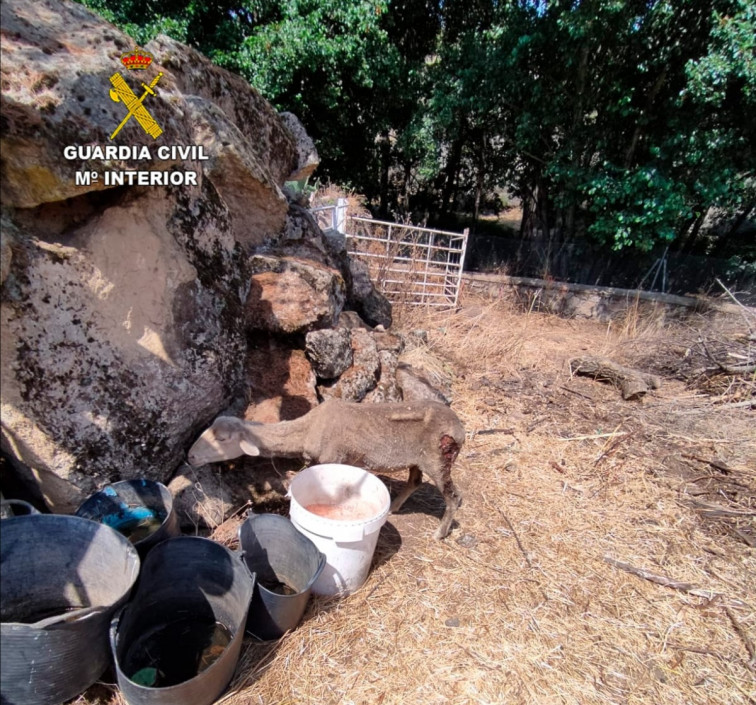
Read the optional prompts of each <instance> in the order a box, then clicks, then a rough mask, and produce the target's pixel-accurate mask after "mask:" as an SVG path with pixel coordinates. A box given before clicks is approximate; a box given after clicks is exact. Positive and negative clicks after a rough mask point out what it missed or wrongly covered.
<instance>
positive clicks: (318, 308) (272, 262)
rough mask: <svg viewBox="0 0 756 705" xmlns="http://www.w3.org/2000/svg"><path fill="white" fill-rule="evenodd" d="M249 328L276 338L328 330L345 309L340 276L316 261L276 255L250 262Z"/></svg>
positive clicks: (342, 282) (255, 257)
mask: <svg viewBox="0 0 756 705" xmlns="http://www.w3.org/2000/svg"><path fill="white" fill-rule="evenodd" d="M251 267H252V278H251V286H250V290H249V297H248V299H247V325H248V327H249V328H250V329H251V330H256V331H265V332H267V333H273V334H292V333H306V332H307V331H310V330H316V329H318V328H328V327H330V326H332V325H334V324H335V322H336V321H337V320H338V317H339V313H341V309H342V308H343V306H344V299H345V286H344V279H343V278H342V276H341V273H340V272H339V271H338V270H336V269H332V268H330V267H327V266H325V265H322V264H320V263H319V262H317V261H314V260H303V259H298V258H294V257H278V256H274V255H262V254H261V255H255V256H254V257H252V259H251Z"/></svg>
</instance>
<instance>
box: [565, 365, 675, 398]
mask: <svg viewBox="0 0 756 705" xmlns="http://www.w3.org/2000/svg"><path fill="white" fill-rule="evenodd" d="M570 372H571V373H572V374H574V375H585V376H587V377H593V378H594V379H596V380H599V381H601V382H610V383H611V384H613V385H614V386H615V387H617V388H619V390H620V392H622V398H623V399H625V400H628V399H640V398H641V397H642V396H644V395H645V394H646V392H648V390H649V389H658V388H659V387H660V386H661V380H660V379H659V378H658V377H656V376H655V375H651V374H648V373H646V372H641V371H640V370H634V369H631V368H630V367H623V366H622V365H618V364H617V363H616V362H612V361H611V360H608V359H607V358H604V357H595V356H593V355H586V356H585V357H577V358H575V359H573V360H570Z"/></svg>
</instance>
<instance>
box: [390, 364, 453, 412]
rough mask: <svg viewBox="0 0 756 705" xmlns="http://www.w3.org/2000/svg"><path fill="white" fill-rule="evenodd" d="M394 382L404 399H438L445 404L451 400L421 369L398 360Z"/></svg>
mask: <svg viewBox="0 0 756 705" xmlns="http://www.w3.org/2000/svg"><path fill="white" fill-rule="evenodd" d="M396 384H397V386H398V387H399V389H400V391H401V395H402V399H403V400H404V401H425V400H427V401H439V402H441V403H442V404H446V405H447V406H448V405H449V404H451V400H450V399H449V398H448V397H447V396H446V394H444V393H443V392H441V391H440V390H439V389H437V388H436V387H435V386H434V384H433V383H432V382H431V381H430V379H428V376H427V375H426V374H424V373H423V372H422V370H419V369H416V368H414V367H413V366H412V365H408V364H406V363H404V362H400V363H399V365H398V366H397V368H396Z"/></svg>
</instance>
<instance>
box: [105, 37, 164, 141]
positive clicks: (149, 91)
mask: <svg viewBox="0 0 756 705" xmlns="http://www.w3.org/2000/svg"><path fill="white" fill-rule="evenodd" d="M121 63H122V64H123V65H124V66H125V67H126V68H127V69H128V70H129V71H143V70H144V69H146V68H148V67H149V65H150V64H151V63H152V55H151V54H150V53H149V52H148V51H145V50H144V49H140V48H139V47H135V48H134V50H133V51H130V52H124V53H123V54H121ZM162 76H163V73H162V71H161V72H160V73H159V74H158V75H157V76H155V78H154V79H153V80H152V82H151V83H150V85H149V86H148V85H147V84H146V83H144V82H142V88H144V93H142V95H141V97H139V98H137V97H136V94H135V93H134V91H132V90H131V88H129V85H128V83H126V81H125V80H124V78H123V76H121V74H120V73H119V72H118V71H116V72H115V73H114V74H113V75H112V76H111V77H110V82H111V83H112V84H113V87H112V88H111V89H110V98H111V99H112V100H113V101H115V102H116V103H123V104H124V106H125V107H126V108H128V111H129V112H128V113H126V117H125V118H124V119H123V120H121V124H120V125H118V127H116V129H115V131H114V132H113V134H112V135H110V139H111V140H112V139H115V136H116V135H117V134H118V133H119V132H120V131H121V129H122V128H123V127H124V125H126V123H127V122H128V121H129V120H131V118H134V119H135V120H136V121H137V122H138V123H139V125H140V126H141V128H142V129H143V130H144V131H145V132H146V133H147V134H148V135H149V136H150V137H152V139H157V138H158V137H160V135H162V134H163V130H162V129H161V127H160V125H158V124H157V121H156V120H155V118H153V117H152V115H150V112H149V110H147V108H146V107H145V106H144V101H145V98H147V96H148V95H153V96H154V95H156V94H155V91H154V90H153V89H154V88H155V86H157V84H158V81H159V80H160V79H161V77H162Z"/></svg>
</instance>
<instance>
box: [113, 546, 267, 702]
mask: <svg viewBox="0 0 756 705" xmlns="http://www.w3.org/2000/svg"><path fill="white" fill-rule="evenodd" d="M254 580H255V578H254V575H251V574H250V573H249V571H248V570H247V568H246V566H245V565H244V563H242V561H240V560H239V558H238V556H236V555H235V554H234V553H232V552H231V551H229V550H228V549H227V548H226V547H225V546H221V545H220V544H218V543H215V542H214V541H210V540H209V539H204V538H199V537H193V536H182V537H179V538H173V539H168V540H167V541H163V542H162V543H161V544H159V545H157V546H155V548H153V549H152V550H151V551H150V553H149V555H148V556H147V558H146V559H145V561H144V565H143V566H142V574H141V577H140V579H139V587H138V588H137V591H136V593H135V594H134V596H133V598H132V600H131V601H130V602H129V603H128V604H127V605H126V607H125V608H124V610H123V612H122V613H121V614H120V615H119V616H118V617H116V618H115V619H114V620H113V622H112V624H111V627H110V647H111V651H112V653H113V660H114V661H115V667H116V675H117V678H118V685H119V687H120V689H121V692H122V693H123V696H124V698H125V699H126V702H127V703H128V704H129V705H178V703H181V705H210V703H212V702H214V701H215V700H216V699H217V698H218V696H219V695H220V694H221V693H222V692H223V691H224V690H225V689H226V687H227V686H228V684H229V682H230V681H231V677H232V676H233V674H234V670H235V669H236V664H237V662H238V660H239V653H240V650H241V646H242V639H243V637H244V624H245V622H246V619H247V612H248V610H249V605H250V601H251V599H252V592H253V589H254Z"/></svg>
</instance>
